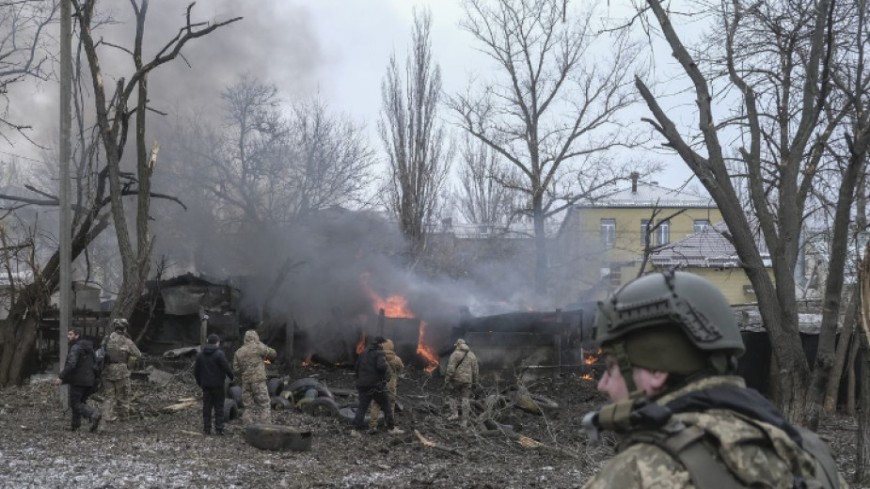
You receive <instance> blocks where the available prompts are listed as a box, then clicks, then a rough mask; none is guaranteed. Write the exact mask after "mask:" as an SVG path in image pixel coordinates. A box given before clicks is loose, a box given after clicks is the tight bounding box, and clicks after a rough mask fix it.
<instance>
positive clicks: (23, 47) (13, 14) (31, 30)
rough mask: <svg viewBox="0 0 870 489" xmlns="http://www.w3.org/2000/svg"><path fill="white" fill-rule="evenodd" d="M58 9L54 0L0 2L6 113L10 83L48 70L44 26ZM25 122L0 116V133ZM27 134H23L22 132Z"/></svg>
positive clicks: (1, 89) (0, 84) (0, 78)
mask: <svg viewBox="0 0 870 489" xmlns="http://www.w3.org/2000/svg"><path fill="white" fill-rule="evenodd" d="M57 9H58V2H57V1H54V0H52V1H43V0H21V1H17V2H3V3H0V97H2V98H3V102H4V104H3V107H2V109H3V110H0V114H5V112H6V111H5V109H6V108H7V107H8V104H9V99H8V98H7V94H8V92H9V87H10V86H11V85H13V84H15V83H17V82H19V81H22V80H24V79H26V78H37V79H41V80H46V79H48V77H49V76H50V74H51V69H52V66H51V63H50V60H49V55H48V51H47V49H46V44H47V41H46V38H48V37H49V33H47V30H48V29H49V25H50V23H51V22H52V20H53V19H54V15H55V13H56V12H57ZM29 128H30V125H28V123H27V122H26V121H25V122H20V121H12V120H9V119H7V118H6V117H5V116H0V136H2V137H3V138H4V139H6V136H5V135H4V131H5V130H6V129H12V130H14V131H18V132H22V131H24V130H25V129H29ZM25 137H26V135H25Z"/></svg>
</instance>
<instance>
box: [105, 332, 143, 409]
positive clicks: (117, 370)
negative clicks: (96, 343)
mask: <svg viewBox="0 0 870 489" xmlns="http://www.w3.org/2000/svg"><path fill="white" fill-rule="evenodd" d="M112 327H113V329H114V331H112V333H111V334H110V335H109V336H108V337H107V338H106V339H105V340H104V344H103V346H104V347H105V349H106V366H105V369H104V370H103V418H104V419H105V420H106V421H118V420H119V419H125V418H127V417H129V416H130V415H131V414H132V409H133V406H132V405H131V398H132V395H133V390H132V388H131V386H130V368H131V366H132V364H134V363H135V362H136V361H138V360H139V358H141V357H142V352H140V351H139V348H137V347H136V343H133V340H131V339H130V336H129V335H128V334H127V320H126V319H115V320H114V321H112ZM116 411H117V412H116Z"/></svg>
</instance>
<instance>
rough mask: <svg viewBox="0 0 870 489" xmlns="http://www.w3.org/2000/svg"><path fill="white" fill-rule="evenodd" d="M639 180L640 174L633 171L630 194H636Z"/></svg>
mask: <svg viewBox="0 0 870 489" xmlns="http://www.w3.org/2000/svg"><path fill="white" fill-rule="evenodd" d="M638 178H640V173H638V172H636V171H633V172H631V193H633V194H636V193H637V179H638Z"/></svg>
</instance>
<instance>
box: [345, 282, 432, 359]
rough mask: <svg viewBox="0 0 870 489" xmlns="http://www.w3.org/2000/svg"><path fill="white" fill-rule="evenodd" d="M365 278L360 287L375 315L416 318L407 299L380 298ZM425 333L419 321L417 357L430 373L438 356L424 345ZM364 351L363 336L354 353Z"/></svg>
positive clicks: (424, 328) (430, 347) (395, 297)
mask: <svg viewBox="0 0 870 489" xmlns="http://www.w3.org/2000/svg"><path fill="white" fill-rule="evenodd" d="M366 279H367V277H365V276H364V277H363V280H362V285H363V288H364V289H365V291H366V293H367V294H368V295H369V297H370V298H371V300H372V306H373V308H374V311H375V314H380V313H381V311H382V310H383V311H384V316H385V317H390V318H414V317H416V316H415V315H414V313H413V312H411V309H410V308H409V307H408V299H407V298H405V297H403V296H401V295H391V296H388V297H386V298H385V297H382V296H381V295H380V294H378V293H377V292H375V291H374V290H372V288H371V287H370V286H369V284H368V281H367V280H366ZM425 333H426V321H420V332H419V334H418V338H419V339H418V340H417V355H419V356H420V357H422V358H423V359H424V360H426V362H427V363H428V365H427V366H426V369H425V370H426V371H427V372H431V371H433V370H435V369H436V368H438V354H437V353H436V352H435V349H434V348H433V347H432V346H431V345H427V344H426V343H424V341H423V338H424V336H425ZM364 349H365V335H363V337H362V338H361V339H360V342H359V343H358V344H357V345H356V353H357V354H358V355H359V354H360V353H362V352H363V350H364Z"/></svg>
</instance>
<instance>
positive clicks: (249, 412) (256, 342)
mask: <svg viewBox="0 0 870 489" xmlns="http://www.w3.org/2000/svg"><path fill="white" fill-rule="evenodd" d="M276 356H277V353H276V352H275V350H274V349H272V348H269V347H268V346H266V345H264V344H263V343H262V342H260V336H259V335H258V334H257V332H256V331H255V330H253V329H249V330H248V331H246V332H245V343H244V345H242V347H241V348H239V349H238V350H236V354H235V356H233V370H235V371H236V372H238V373H239V376H240V377H241V378H242V402H243V403H244V405H245V410H244V413H243V414H242V422H244V423H245V424H246V425H247V424H253V423H265V424H269V423H271V422H272V410H271V407H270V405H269V389H268V388H267V387H266V365H265V364H264V363H263V362H264V360H274V359H275V357H276Z"/></svg>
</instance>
